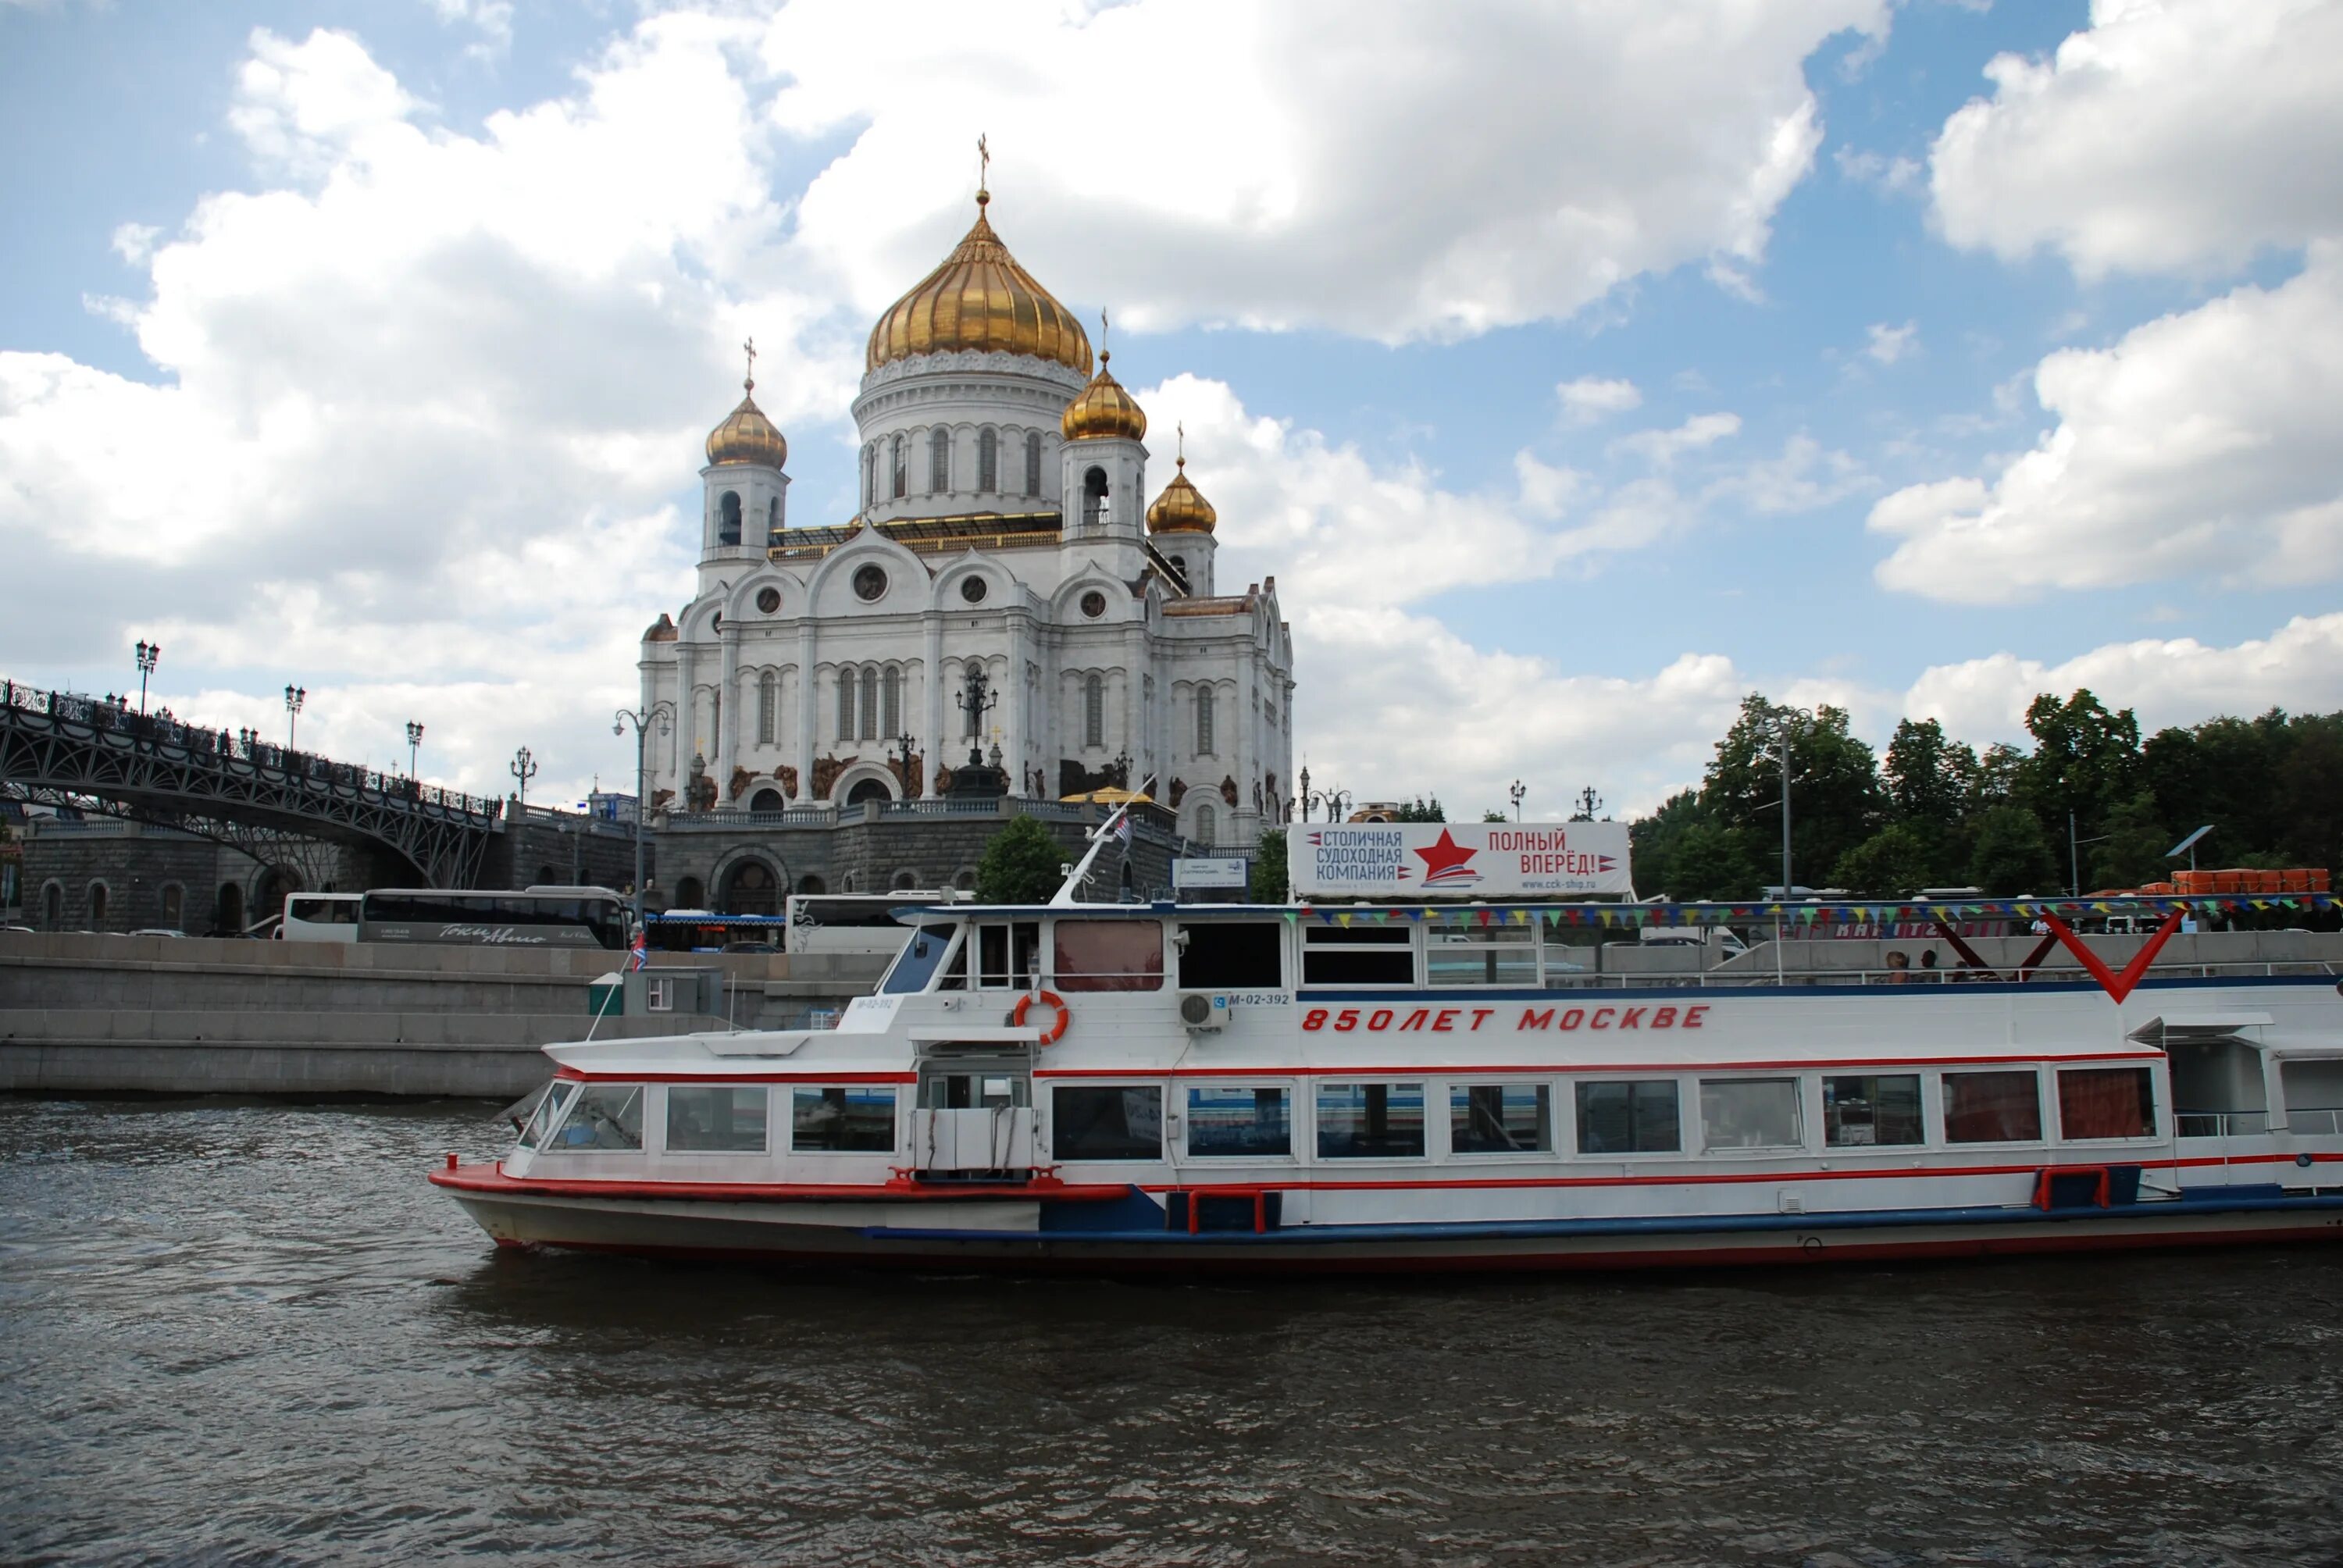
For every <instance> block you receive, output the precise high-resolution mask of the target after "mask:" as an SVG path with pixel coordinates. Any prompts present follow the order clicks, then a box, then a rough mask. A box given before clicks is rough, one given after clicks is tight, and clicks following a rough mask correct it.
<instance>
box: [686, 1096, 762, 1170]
mask: <svg viewBox="0 0 2343 1568" xmlns="http://www.w3.org/2000/svg"><path fill="white" fill-rule="evenodd" d="M769 1098H770V1097H769V1095H768V1094H767V1093H766V1091H765V1088H764V1085H762V1084H722V1085H719V1086H716V1087H713V1088H701V1087H699V1086H697V1085H687V1084H680V1083H678V1084H671V1085H669V1088H668V1091H667V1147H668V1151H669V1153H683V1152H686V1151H703V1150H704V1151H717V1152H722V1153H726V1154H762V1153H763V1152H764V1151H765V1102H766V1101H767V1100H768V1099H769Z"/></svg>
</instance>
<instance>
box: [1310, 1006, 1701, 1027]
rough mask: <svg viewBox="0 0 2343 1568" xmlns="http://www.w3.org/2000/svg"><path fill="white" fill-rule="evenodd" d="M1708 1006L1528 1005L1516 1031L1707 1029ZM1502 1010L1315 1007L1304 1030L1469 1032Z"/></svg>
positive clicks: (1489, 1008)
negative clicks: (1404, 1013) (1401, 1009)
mask: <svg viewBox="0 0 2343 1568" xmlns="http://www.w3.org/2000/svg"><path fill="white" fill-rule="evenodd" d="M1709 1006H1710V1004H1709V1003H1707V1002H1702V1003H1700V1004H1699V1005H1698V1006H1696V1007H1595V1008H1585V1007H1544V1008H1538V1007H1525V1008H1523V1009H1522V1016H1521V1020H1520V1021H1519V1022H1518V1023H1516V1024H1515V1025H1514V1026H1513V1028H1514V1030H1515V1031H1516V1032H1520V1031H1522V1030H1535V1029H1544V1030H1573V1029H1703V1028H1705V1027H1706V1026H1707V1021H1708V1010H1709ZM1497 1011H1498V1010H1497V1009H1495V1008H1493V1007H1471V1008H1465V1007H1441V1008H1431V1007H1419V1008H1413V1009H1410V1010H1408V1011H1407V1013H1406V1015H1405V1016H1404V1017H1403V1016H1402V1015H1401V1012H1400V1010H1399V1009H1398V1008H1395V1007H1379V1008H1373V1009H1368V1008H1357V1007H1345V1008H1325V1007H1313V1008H1312V1009H1311V1010H1309V1011H1308V1012H1305V1013H1303V1014H1302V1029H1303V1030H1322V1029H1331V1030H1333V1031H1334V1032H1335V1033H1336V1034H1348V1033H1350V1032H1351V1031H1352V1030H1359V1029H1363V1030H1368V1031H1369V1032H1370V1033H1382V1032H1383V1031H1384V1030H1394V1031H1399V1032H1404V1031H1406V1030H1427V1031H1429V1032H1431V1033H1433V1034H1453V1033H1457V1032H1460V1031H1461V1032H1463V1033H1465V1034H1470V1033H1472V1032H1473V1031H1474V1030H1478V1029H1479V1028H1480V1027H1481V1026H1482V1025H1483V1024H1484V1023H1486V1022H1488V1021H1489V1020H1491V1019H1493V1018H1494V1017H1496V1016H1497Z"/></svg>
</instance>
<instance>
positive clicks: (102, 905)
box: [89, 882, 106, 931]
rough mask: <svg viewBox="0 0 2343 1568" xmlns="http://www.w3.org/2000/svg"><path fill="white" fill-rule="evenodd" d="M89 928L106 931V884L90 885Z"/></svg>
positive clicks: (96, 883) (95, 883)
mask: <svg viewBox="0 0 2343 1568" xmlns="http://www.w3.org/2000/svg"><path fill="white" fill-rule="evenodd" d="M89 927H90V930H94V931H102V930H106V884H105V883H104V882H92V883H91V884H90V885H89Z"/></svg>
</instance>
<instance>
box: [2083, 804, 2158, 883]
mask: <svg viewBox="0 0 2343 1568" xmlns="http://www.w3.org/2000/svg"><path fill="white" fill-rule="evenodd" d="M2101 826H2103V827H2104V828H2105V829H2107V837H2106V839H2104V841H2102V842H2100V843H2097V844H2094V845H2092V846H2091V885H2092V886H2093V887H2095V888H2137V887H2138V886H2139V885H2140V884H2141V883H2143V882H2155V881H2160V880H2162V879H2164V878H2165V877H2166V876H2167V875H2168V874H2169V873H2170V871H2171V869H2172V862H2171V861H2169V860H2167V859H2165V858H2164V851H2165V850H2167V849H2170V848H2172V839H2173V835H2172V834H2170V833H2168V832H2167V831H2166V830H2165V827H2164V823H2163V822H2162V821H2161V820H2159V819H2157V814H2156V796H2155V793H2154V792H2153V791H2151V790H2147V789H2142V790H2139V791H2138V792H2137V793H2136V794H2134V795H2133V796H2132V798H2131V799H2128V800H2126V801H2124V802H2122V803H2121V804H2119V805H2117V807H2116V808H2115V809H2113V810H2111V811H2109V812H2108V813H2107V820H2106V821H2105V822H2104V823H2102V824H2101Z"/></svg>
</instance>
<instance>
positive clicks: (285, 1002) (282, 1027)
mask: <svg viewBox="0 0 2343 1568" xmlns="http://www.w3.org/2000/svg"><path fill="white" fill-rule="evenodd" d="M624 961H625V955H624V954H622V953H612V952H606V951H602V950H552V951H546V950H527V949H511V948H454V947H447V948H443V947H409V946H404V945H391V944H378V943H356V944H350V945H341V944H334V943H314V942H269V941H251V940H208V939H200V938H191V939H186V940H171V939H167V938H161V937H114V936H85V935H75V934H66V933H42V934H39V935H33V936H26V935H24V934H22V933H10V932H0V1090H37V1091H55V1092H67V1093H86V1094H105V1093H121V1092H146V1093H167V1094H194V1093H222V1094H320V1095H323V1094H399V1095H441V1094H463V1095H475V1094H476V1095H505V1096H514V1095H518V1094H521V1093H524V1092H526V1091H528V1090H529V1089H530V1088H532V1087H534V1086H535V1085H536V1084H538V1082H540V1081H543V1079H544V1078H545V1076H546V1070H547V1068H546V1060H545V1057H544V1055H543V1053H542V1051H541V1050H540V1049H539V1048H540V1047H542V1046H544V1045H545V1044H546V1043H548V1041H553V1040H580V1039H584V1038H586V1037H587V1035H588V1032H589V1031H590V1032H591V1034H592V1036H593V1038H595V1039H597V1040H612V1039H636V1038H642V1037H646V1036H654V1035H667V1034H679V1033H688V1032H690V1031H692V1030H702V1029H719V1030H720V1029H724V1028H726V1027H728V1026H729V1027H737V1028H743V1029H753V1028H773V1027H786V1026H789V1025H791V1024H796V1023H799V1022H802V1021H803V1020H804V1019H805V1017H806V1014H807V1011H808V1010H809V1009H829V1008H836V1007H842V1006H843V1005H844V1004H845V1002H846V1000H848V999H850V997H852V996H855V995H858V994H860V993H862V992H865V991H868V990H870V985H871V982H872V981H873V980H875V979H876V976H877V969H878V967H879V965H880V963H882V962H883V960H823V959H800V960H796V962H795V964H794V969H795V970H796V971H797V972H795V973H794V974H793V973H792V968H793V965H792V960H790V959H789V958H788V957H787V956H783V955H772V956H767V955H762V954H734V953H725V954H704V953H695V954H684V953H676V954H666V953H662V954H655V955H654V957H653V961H654V963H655V964H656V965H660V966H665V965H675V966H679V967H691V968H699V969H709V968H716V969H721V970H724V971H725V1012H723V1013H719V1014H708V1015H702V1014H694V1013H664V1014H656V1015H651V1016H648V1017H631V1018H608V1019H603V1020H600V1021H599V1022H598V1023H597V1022H596V1020H594V1019H593V1018H592V1017H590V1016H589V1012H588V1001H589V997H588V985H589V983H590V982H591V981H592V980H595V979H597V978H598V977H600V976H602V975H604V974H607V973H609V972H610V971H612V970H616V969H618V968H620V967H621V966H622V965H623V963H624Z"/></svg>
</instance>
